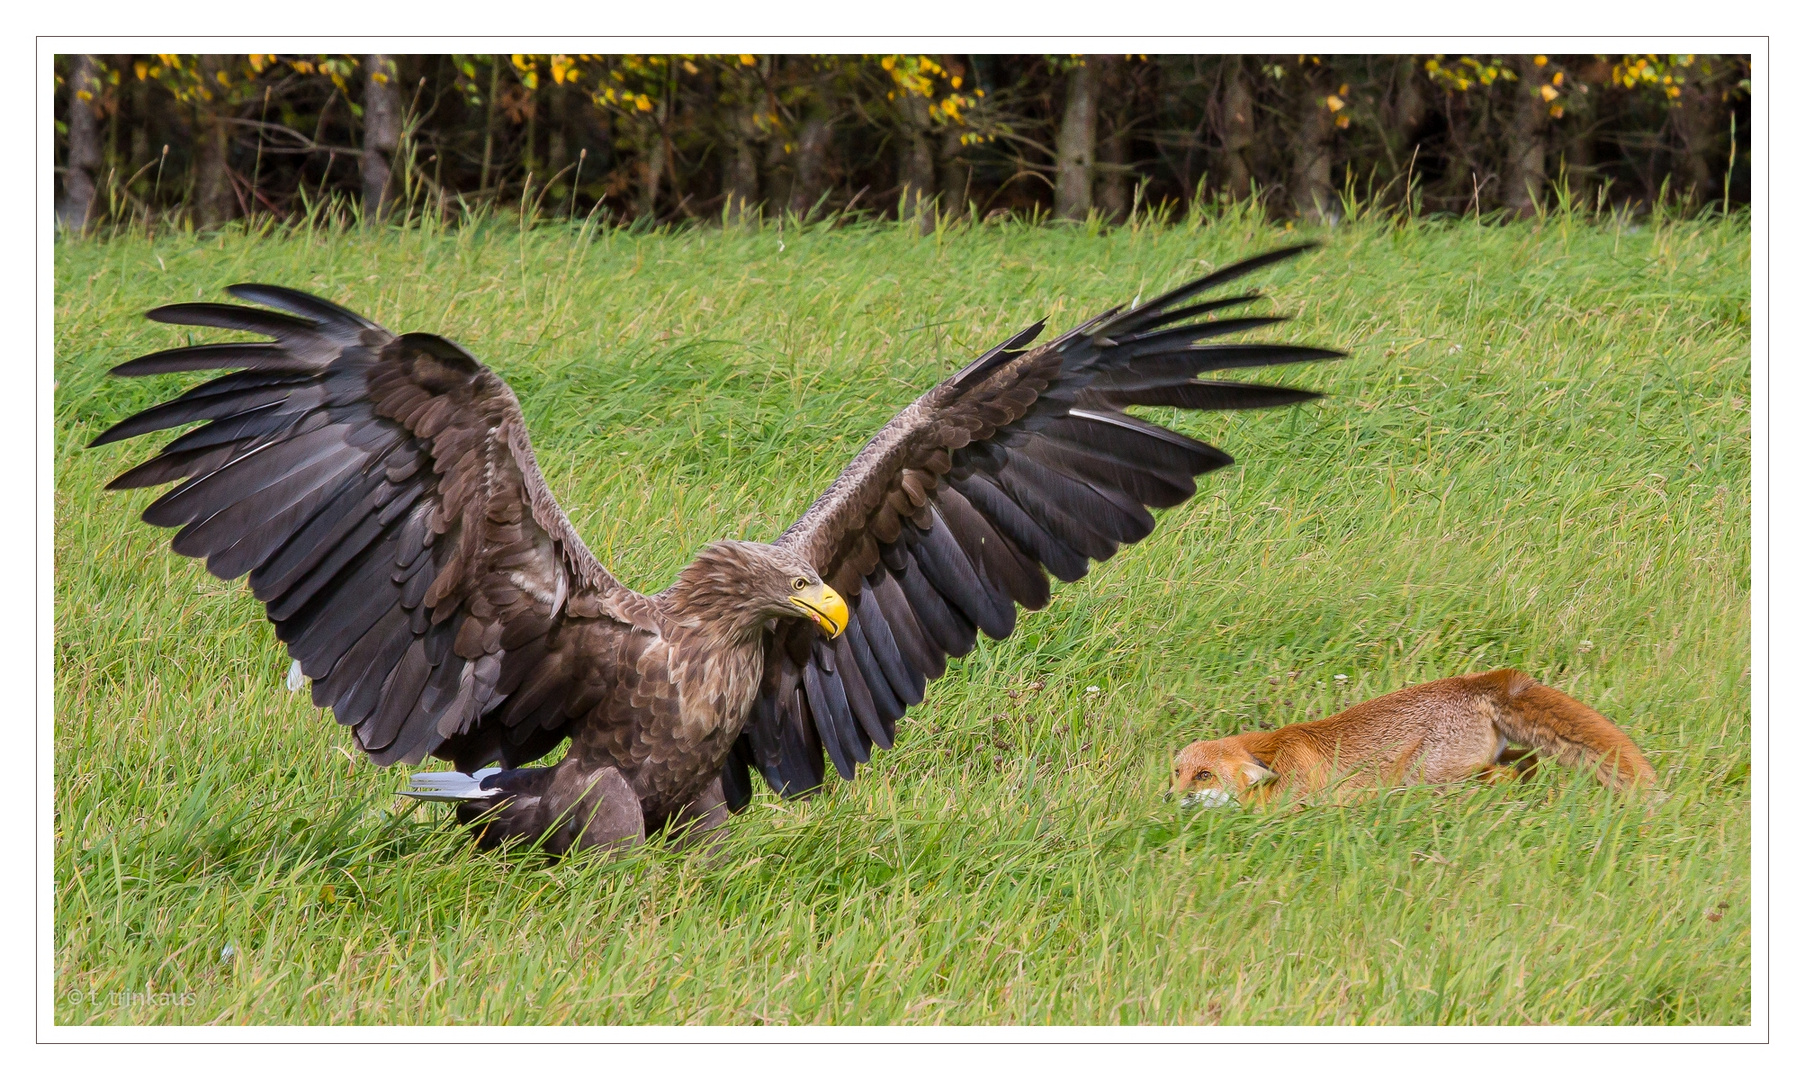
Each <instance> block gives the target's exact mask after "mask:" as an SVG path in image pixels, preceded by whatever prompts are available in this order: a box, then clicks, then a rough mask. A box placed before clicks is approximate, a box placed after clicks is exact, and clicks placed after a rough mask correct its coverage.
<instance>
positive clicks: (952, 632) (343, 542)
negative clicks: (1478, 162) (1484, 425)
mask: <svg viewBox="0 0 1805 1080" xmlns="http://www.w3.org/2000/svg"><path fill="white" fill-rule="evenodd" d="M1308 246H1309V245H1300V246H1297V247H1291V248H1285V249H1282V250H1278V251H1274V252H1270V253H1268V254H1265V255H1261V256H1257V257H1255V258H1252V259H1248V260H1245V261H1242V262H1239V263H1235V264H1233V265H1231V266H1228V267H1225V268H1223V269H1221V270H1218V271H1216V272H1215V273H1212V274H1209V275H1207V276H1205V277H1202V278H1199V279H1197V280H1195V281H1192V282H1190V283H1188V284H1186V285H1183V286H1180V287H1179V288H1177V289H1175V290H1173V291H1171V292H1169V293H1167V294H1165V295H1163V296H1160V297H1158V298H1157V299H1155V300H1152V301H1150V302H1148V303H1146V304H1144V305H1139V306H1133V307H1130V308H1128V309H1126V310H1124V309H1121V308H1117V309H1112V310H1110V311H1107V312H1104V313H1103V314H1101V315H1099V316H1097V317H1096V318H1094V319H1091V320H1090V321H1088V322H1086V323H1084V324H1082V325H1080V326H1078V327H1076V328H1075V329H1072V330H1070V331H1068V332H1067V333H1065V334H1064V335H1062V336H1060V337H1058V338H1057V339H1055V340H1053V341H1051V342H1048V343H1045V344H1042V345H1038V346H1037V345H1033V344H1032V343H1033V342H1034V340H1035V339H1036V338H1037V337H1038V335H1039V333H1040V331H1041V329H1042V324H1035V325H1034V326H1030V327H1028V328H1027V329H1026V330H1023V331H1022V332H1020V333H1018V334H1016V335H1015V336H1013V337H1011V338H1010V339H1009V340H1007V341H1005V342H1003V343H1002V344H1000V345H998V346H997V347H995V348H993V349H991V350H990V351H988V352H986V353H984V354H983V355H982V356H980V357H978V358H977V359H976V360H974V361H973V362H972V363H971V364H969V365H968V366H967V367H965V368H964V369H963V370H961V371H959V372H958V373H957V374H955V375H953V376H952V377H951V378H949V379H947V380H946V381H944V382H942V383H941V384H940V385H938V386H936V387H934V388H933V389H931V390H929V391H928V392H927V393H926V394H924V395H922V396H921V397H920V398H919V399H917V400H916V401H915V402H914V403H913V404H911V405H909V406H908V407H907V408H905V409H903V410H902V412H901V413H899V414H898V415H897V416H896V417H895V419H893V420H891V421H890V423H889V424H888V425H886V426H885V427H884V428H883V429H882V430H881V431H879V432H878V433H877V435H876V436H875V437H874V438H873V439H872V440H871V441H870V442H869V443H867V444H866V446H865V447H864V449H863V450H861V451H860V452H859V454H858V455H857V456H856V457H855V458H854V459H853V461H852V462H851V464H850V465H848V466H847V467H846V469H845V470H844V471H843V472H842V473H841V474H840V476H839V478H838V479H836V480H835V481H834V482H833V484H832V485H831V486H830V487H829V488H828V490H827V491H826V492H825V493H824V494H823V495H822V496H821V497H820V498H819V499H817V500H816V501H815V503H814V505H813V506H812V507H810V508H809V510H808V511H807V512H806V513H805V514H804V515H803V516H802V517H801V518H800V519H799V520H797V521H796V523H795V524H794V525H792V526H790V528H789V529H788V530H787V531H785V532H784V533H783V534H782V535H781V536H779V537H778V538H777V539H776V540H775V541H774V542H773V543H754V542H747V541H741V540H722V541H719V542H716V543H713V544H710V545H708V546H707V547H705V548H704V549H703V550H702V552H701V553H700V554H699V555H697V556H696V558H695V560H694V561H693V562H692V563H691V564H690V565H689V566H687V567H686V568H684V569H683V570H682V571H681V572H680V573H679V574H678V575H677V580H676V581H675V582H674V583H672V584H671V585H670V587H668V588H666V589H665V590H663V591H662V592H659V593H656V594H653V595H644V594H641V593H638V592H635V591H634V590H632V589H629V588H627V587H625V586H623V585H622V584H621V583H620V582H619V581H617V580H616V579H615V578H614V576H613V575H612V574H611V573H610V572H609V571H608V570H607V569H606V568H605V567H603V566H602V564H601V563H600V562H599V561H598V560H597V559H596V557H595V556H594V555H593V554H592V553H591V552H590V550H589V548H588V547H587V546H585V544H584V543H583V541H582V539H581V538H580V537H579V536H578V535H577V533H576V531H575V529H574V528H573V527H572V525H571V522H570V520H569V518H568V517H567V516H566V515H565V513H564V511H563V510H562V509H561V508H560V507H559V505H558V503H557V501H556V500H555V499H554V498H553V496H552V493H551V492H550V490H549V489H548V488H547V485H546V483H545V479H544V477H543V475H542V474H541V473H540V470H539V468H538V465H537V464H536V462H535V460H534V456H533V450H532V446H531V445H530V443H529V441H528V439H527V432H526V425H525V422H524V420H523V418H522V414H521V410H520V406H519V403H518V402H517V401H516V399H515V397H514V394H513V392H512V391H511V390H510V389H509V387H508V386H507V384H506V383H504V382H503V381H502V380H501V379H500V378H498V377H497V376H496V375H495V374H494V373H493V372H491V371H490V370H489V369H488V368H486V367H484V366H483V365H482V364H481V363H479V362H478V361H477V360H476V358H475V357H474V356H473V355H471V354H470V353H469V352H468V351H466V350H465V349H464V348H463V347H462V346H460V345H457V344H455V343H453V342H451V341H448V340H446V339H445V338H442V337H439V336H437V335H434V334H429V333H408V334H400V335H397V334H393V333H390V332H389V331H388V330H385V329H383V328H382V327H380V326H378V325H376V324H375V323H373V322H371V321H369V320H368V319H365V318H364V317H362V316H361V315H358V314H355V313H354V312H352V311H349V310H347V309H346V308H343V307H340V306H339V305H337V304H334V303H331V302H329V301H326V300H322V299H319V298H317V297H314V296H310V295H307V294H305V293H300V292H296V291H294V290H292V289H286V288H281V287H278V286H272V285H239V286H234V287H232V288H231V289H230V290H229V291H230V292H231V293H232V295H234V296H235V297H237V298H238V299H240V300H245V301H249V302H251V303H256V304H261V305H264V308H268V309H275V310H273V311H272V310H265V309H264V308H252V307H244V306H235V305H226V304H211V303H187V304H177V305H173V306H170V307H162V308H157V309H156V310H154V311H152V312H150V317H151V318H152V319H154V320H156V321H159V322H165V323H174V324H177V325H185V326H203V327H213V328H216V329H222V330H237V331H245V332H249V333H253V334H260V335H263V336H264V337H266V338H268V339H270V340H269V341H266V342H243V341H231V342H218V343H212V344H201V345H187V346H183V347H180V348H175V349H171V350H168V351H165V352H159V353H154V354H152V355H149V356H145V357H141V358H139V359H136V360H133V361H130V362H128V363H126V364H123V365H120V366H119V367H118V368H115V369H114V373H115V374H118V375H153V374H163V373H169V372H184V371H197V370H205V369H221V368H226V369H234V370H233V372H232V373H231V374H227V375H224V376H221V377H219V378H216V379H214V380H212V381H211V382H207V383H204V384H202V385H200V386H197V387H195V388H193V389H191V390H189V391H188V392H187V393H185V394H183V395H181V396H180V397H177V398H175V399H173V400H171V401H168V402H165V403H163V404H161V405H157V406H155V407H153V408H150V409H146V410H145V411H143V412H140V413H138V414H136V415H134V416H131V417H129V418H127V419H125V420H123V421H121V422H120V423H118V424H117V425H115V426H114V427H113V428H111V429H109V430H108V431H107V432H105V433H104V434H102V435H101V436H100V437H99V438H98V439H96V440H95V444H96V445H99V444H104V443H110V442H114V441H117V440H120V439H125V438H129V437H132V436H136V435H141V434H145V433H147V432H151V431H157V430H161V429H166V428H171V427H177V426H180V425H184V424H188V423H191V422H194V421H206V423H205V424H204V425H203V426H201V427H198V428H195V429H194V430H191V431H189V432H187V433H186V434H184V435H182V436H181V437H179V438H177V439H176V440H175V441H174V442H172V443H170V444H169V445H167V446H166V447H164V448H163V450H162V452H161V453H159V454H158V455H157V456H156V457H154V458H152V459H151V460H149V461H147V462H145V463H144V464H142V465H140V466H138V467H137V468H135V469H132V470H130V471H129V472H127V473H125V474H124V475H122V476H120V477H118V478H117V479H116V480H114V481H113V483H112V484H111V485H110V486H111V487H114V488H138V487H150V486H155V485H160V484H164V483H168V482H170V481H177V480H179V481H181V483H180V484H179V485H178V486H177V487H175V488H174V489H173V490H171V491H169V492H167V493H166V494H164V495H163V496H162V497H161V498H159V499H157V500H156V501H155V502H154V503H152V504H151V505H150V507H149V508H148V509H147V510H146V511H145V512H144V518H145V520H146V521H148V522H150V523H151V524H153V525H161V526H167V527H172V528H179V529H180V531H179V532H177V533H176V536H175V539H174V541H173V544H172V546H173V547H174V549H175V551H176V552H178V553H179V554H183V555H189V556H194V557H197V558H204V559H205V560H206V563H207V568H208V570H209V571H211V572H212V573H213V574H214V575H216V576H218V577H220V578H222V579H225V580H231V579H234V578H237V577H239V576H240V575H244V574H247V573H248V574H249V575H250V585H251V590H252V592H253V593H254V594H255V595H256V596H257V598H258V599H259V600H261V601H262V602H263V603H264V605H265V610H266V612H267V614H268V616H269V618H270V620H271V621H272V622H273V623H274V624H275V628H276V634H277V637H278V638H280V639H281V640H282V641H283V642H285V643H286V644H287V647H288V651H289V654H290V655H291V656H292V657H293V659H294V661H295V662H296V663H297V664H298V665H299V672H300V675H302V676H304V677H305V678H306V679H309V680H311V681H312V691H313V699H314V701H315V703H316V704H318V705H320V706H322V707H329V708H330V709H331V710H332V711H333V713H334V714H335V716H336V717H337V719H338V722H339V723H341V724H343V725H346V726H347V727H349V728H350V729H351V730H352V733H353V737H354V738H355V740H356V742H357V745H358V746H359V747H360V748H361V749H362V750H363V751H364V752H365V753H366V754H368V756H369V757H370V759H371V760H372V761H373V762H375V763H376V764H378V765H387V764H390V763H393V762H407V763H418V762H420V761H421V760H423V759H424V758H425V757H426V756H427V755H434V756H437V757H440V758H443V759H446V760H448V761H450V762H452V764H453V765H454V766H455V769H456V770H457V771H456V772H455V773H452V774H444V773H426V774H420V775H419V776H418V777H416V783H417V785H418V786H417V787H416V788H415V789H414V790H413V791H411V792H409V794H413V795H415V796H417V797H421V798H431V799H444V800H448V801H453V802H456V803H457V804H458V810H457V814H458V817H459V819H460V820H462V821H465V822H467V823H469V824H470V825H471V826H472V827H473V828H474V830H475V832H476V835H477V837H478V840H479V842H480V843H481V844H483V845H485V846H490V845H495V844H498V843H502V842H504V841H509V840H526V841H537V842H539V843H541V844H542V845H543V846H544V847H545V848H546V849H547V850H549V851H552V852H554V853H562V852H565V851H568V850H571V849H573V848H576V847H581V846H612V845H618V844H631V843H635V842H638V841H640V840H642V839H643V838H644V837H645V836H646V834H647V833H648V831H652V830H658V829H664V828H676V829H680V830H682V831H683V833H684V835H685V836H688V837H694V836H696V835H700V834H702V833H705V832H707V831H709V830H712V829H715V828H717V827H719V826H720V825H721V824H722V823H723V822H725V820H726V819H727V817H728V815H729V813H730V812H731V811H734V810H738V809H740V808H743V807H744V806H745V805H746V804H747V802H748V801H749V799H750V797H751V771H752V769H754V768H756V769H757V770H758V771H759V772H760V773H762V774H763V776H764V777H765V779H766V780H767V782H768V783H769V784H770V785H771V787H772V788H773V789H775V790H776V791H778V792H779V793H781V794H783V795H786V796H796V795H801V794H804V793H806V792H808V791H811V790H813V789H815V788H817V787H819V786H820V785H821V784H822V783H823V781H824V780H825V776H826V765H827V763H831V764H832V766H833V768H834V770H835V771H836V772H837V773H839V774H840V775H841V776H842V777H844V778H846V779H848V780H851V779H852V778H853V777H854V774H855V771H856V767H857V765H858V764H859V763H862V762H865V761H868V760H869V759H870V754H871V751H872V748H873V747H874V746H875V747H882V748H887V747H889V746H890V745H891V743H892V740H893V739H894V738H895V734H896V722H897V721H898V720H899V719H901V718H902V716H903V715H904V713H905V711H906V710H907V709H908V708H909V707H910V706H911V705H914V704H917V703H919V702H920V701H921V700H922V697H923V693H924V691H925V688H926V684H927V683H928V681H930V680H932V679H936V678H938V677H940V676H941V675H942V674H943V673H944V672H945V670H946V659H947V658H948V657H949V656H962V655H964V654H966V653H967V652H969V651H970V650H971V649H972V647H973V645H974V643H975V641H976V636H977V633H978V632H979V631H980V630H981V631H983V632H984V633H985V634H986V635H988V636H990V637H992V638H997V639H1000V638H1003V637H1006V636H1007V635H1008V634H1009V633H1010V632H1011V631H1012V630H1013V628H1014V626H1015V619H1016V608H1017V607H1018V606H1020V607H1025V608H1029V609H1038V608H1041V607H1043V606H1045V605H1046V604H1047V602H1048V600H1049V583H1048V575H1049V574H1050V575H1052V576H1053V577H1057V578H1059V579H1060V580H1062V581H1076V580H1078V579H1079V578H1081V577H1083V576H1084V575H1085V574H1086V572H1087V571H1088V570H1089V568H1090V565H1091V564H1092V563H1093V562H1096V561H1100V560H1103V559H1107V558H1109V557H1110V556H1111V555H1113V554H1115V552H1116V551H1117V549H1118V548H1119V547H1121V546H1122V545H1124V544H1131V543H1134V542H1136V541H1138V540H1140V539H1142V538H1143V537H1145V536H1146V535H1147V534H1148V533H1149V532H1151V531H1152V529H1153V525H1154V520H1153V517H1152V515H1151V514H1150V513H1149V508H1154V507H1170V506H1176V505H1178V504H1179V503H1182V502H1184V501H1185V500H1186V499H1187V498H1189V497H1190V496H1191V495H1192V494H1194V493H1195V491H1196V485H1195V482H1194V478H1195V477H1197V476H1199V475H1201V474H1203V473H1207V472H1210V471H1212V470H1215V469H1219V468H1222V467H1223V466H1225V465H1228V464H1230V463H1231V461H1232V459H1231V458H1230V457H1229V456H1228V455H1227V454H1225V453H1223V452H1222V451H1220V450H1218V449H1216V448H1215V447H1213V446H1209V445H1207V444H1205V443H1202V442H1198V441H1196V440H1194V439H1191V438H1188V437H1186V436H1183V435H1179V434H1177V433H1175V432H1173V431H1171V430H1169V429H1167V428H1164V427H1161V426H1159V425H1157V424H1154V423H1150V422H1148V421H1146V420H1143V419H1140V418H1137V417H1135V416H1132V415H1130V414H1129V413H1128V411H1127V409H1128V407H1130V406H1134V405H1155V406H1173V407H1178V408H1184V409H1243V408H1262V407H1268V406H1276V405H1285V404H1291V403H1296V402H1301V401H1305V400H1309V399H1311V398H1313V397H1315V396H1316V395H1315V394H1313V393H1311V392H1309V391H1304V390H1296V389H1291V388H1286V387H1275V386H1263V385H1257V384H1251V383H1240V382H1222V381H1211V380H1200V379H1198V378H1197V376H1198V375H1199V374H1201V373H1203V372H1206V371H1220V370H1228V369H1237V368H1248V367H1260V366H1265V365H1270V364H1281V363H1293V362H1299V361H1310V360H1321V359H1327V358H1331V357H1335V356H1339V355H1341V354H1340V353H1338V352H1335V351H1333V350H1328V349H1320V348H1311V347H1304V346H1297V345H1291V344H1278V343H1245V342H1236V343H1216V342H1211V341H1210V339H1214V338H1219V337H1226V336H1229V335H1235V334H1240V333H1242V332H1245V331H1250V330H1255V329H1258V328H1260V327H1264V326H1267V325H1269V324H1272V323H1275V322H1278V321H1281V320H1280V319H1279V318H1276V317H1272V316H1244V317H1233V318H1212V317H1210V316H1212V315H1213V314H1214V313H1216V312H1218V311H1222V310H1225V309H1229V308H1234V307H1238V306H1241V305H1245V304H1248V303H1250V302H1252V301H1253V300H1255V299H1257V295H1258V294H1244V295H1236V296H1227V297H1221V298H1216V299H1199V298H1200V297H1201V296H1202V294H1204V293H1206V292H1208V291H1209V290H1211V289H1213V288H1215V287H1217V286H1221V285H1224V284H1227V283H1228V282H1230V281H1233V280H1235V279H1237V278H1240V277H1242V276H1243V275H1245V274H1248V273H1250V272H1252V271H1255V270H1258V269H1260V268H1263V267H1266V266H1269V265H1271V264H1273V263H1276V262H1279V261H1281V260H1283V259H1287V258H1290V257H1292V256H1294V255H1296V254H1298V253H1300V252H1301V251H1303V250H1305V249H1306V248H1307V247H1308ZM1206 342H1207V343H1206ZM298 682H299V679H298V678H291V685H294V684H296V683H298ZM566 740H568V741H569V749H568V751H567V753H566V754H565V756H564V757H563V758H562V759H561V760H559V761H558V762H557V763H555V764H553V765H550V766H545V767H531V765H532V763H533V762H535V761H537V760H539V759H540V758H542V757H545V756H546V755H548V754H550V753H551V752H552V751H553V750H555V749H556V748H557V747H558V746H559V745H560V744H563V743H564V742H565V741H566ZM824 758H825V761H824Z"/></svg>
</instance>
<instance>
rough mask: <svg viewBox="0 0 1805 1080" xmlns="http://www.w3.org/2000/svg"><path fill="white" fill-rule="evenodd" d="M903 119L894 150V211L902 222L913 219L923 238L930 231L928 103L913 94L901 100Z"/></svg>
mask: <svg viewBox="0 0 1805 1080" xmlns="http://www.w3.org/2000/svg"><path fill="white" fill-rule="evenodd" d="M900 100H901V104H902V111H903V116H904V124H903V130H902V132H901V135H902V138H901V139H900V140H898V143H897V150H896V178H897V183H898V185H899V186H900V187H901V189H902V195H901V199H900V201H899V203H898V212H899V213H900V214H901V216H902V218H903V220H905V221H906V220H908V219H910V218H913V219H915V220H916V221H917V222H919V223H920V225H921V233H922V235H923V236H926V235H927V234H928V233H930V232H933V231H934V148H933V146H932V145H931V144H929V142H928V127H929V125H930V124H931V123H932V120H931V118H930V117H929V116H928V103H927V101H926V100H925V99H923V98H919V97H916V96H915V95H914V94H906V95H904V96H903V97H902V98H901V99H900Z"/></svg>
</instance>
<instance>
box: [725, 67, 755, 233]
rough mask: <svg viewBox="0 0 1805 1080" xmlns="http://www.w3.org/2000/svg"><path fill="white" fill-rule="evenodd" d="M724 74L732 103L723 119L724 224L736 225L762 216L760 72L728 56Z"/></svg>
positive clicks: (726, 88)
mask: <svg viewBox="0 0 1805 1080" xmlns="http://www.w3.org/2000/svg"><path fill="white" fill-rule="evenodd" d="M723 63H724V64H725V65H727V66H726V67H725V68H724V69H723V70H722V72H721V74H722V79H721V85H722V89H724V90H726V91H727V94H726V96H727V97H728V98H729V99H730V100H731V103H730V104H728V105H727V106H726V110H725V111H726V115H725V116H724V117H722V129H723V130H722V135H723V136H724V138H723V139H722V143H723V145H722V148H721V149H722V152H723V158H722V161H721V197H722V201H723V202H724V203H725V207H724V211H723V214H724V216H723V221H725V222H726V223H728V224H736V223H738V222H742V221H751V220H756V219H757V217H758V124H757V121H756V120H755V119H754V117H753V113H754V111H755V110H756V109H757V108H758V105H759V101H758V96H759V90H760V86H759V82H758V78H757V73H756V72H754V71H752V70H751V69H749V68H747V67H745V66H744V65H742V64H741V63H740V62H739V60H738V59H737V58H733V57H728V58H727V59H726V60H724V61H723Z"/></svg>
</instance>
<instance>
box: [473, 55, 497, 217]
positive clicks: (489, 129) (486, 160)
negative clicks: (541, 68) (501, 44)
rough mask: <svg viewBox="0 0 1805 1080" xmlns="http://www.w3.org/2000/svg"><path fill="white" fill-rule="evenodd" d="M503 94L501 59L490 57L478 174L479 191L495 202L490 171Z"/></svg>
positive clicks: (492, 163) (493, 162)
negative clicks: (480, 167)
mask: <svg viewBox="0 0 1805 1080" xmlns="http://www.w3.org/2000/svg"><path fill="white" fill-rule="evenodd" d="M500 93H501V57H499V56H491V57H489V97H488V99H487V100H486V101H484V102H483V109H484V112H483V165H482V169H481V171H480V172H478V173H477V180H476V187H477V191H478V192H479V193H480V194H481V196H482V197H483V198H485V199H490V200H491V201H493V199H494V195H492V194H491V193H490V191H489V170H490V169H491V168H493V167H494V164H495V123H496V108H495V104H496V102H495V98H496V96H497V95H498V94H500Z"/></svg>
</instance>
